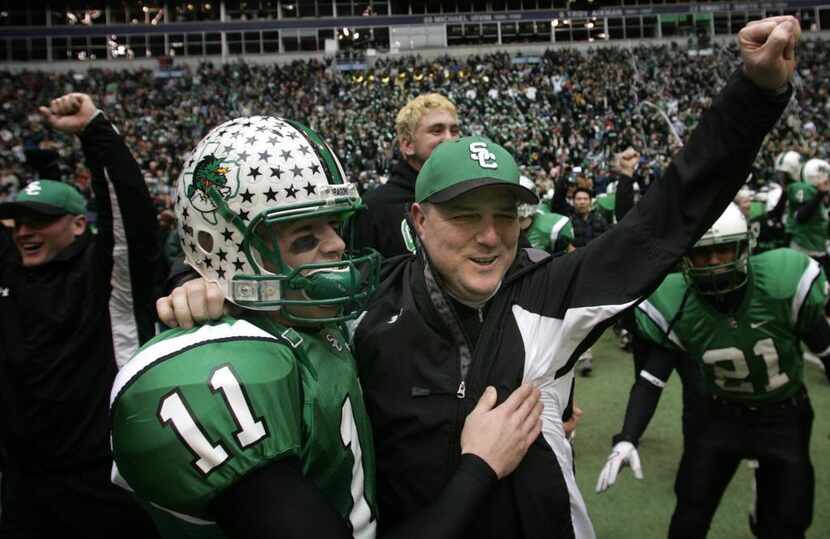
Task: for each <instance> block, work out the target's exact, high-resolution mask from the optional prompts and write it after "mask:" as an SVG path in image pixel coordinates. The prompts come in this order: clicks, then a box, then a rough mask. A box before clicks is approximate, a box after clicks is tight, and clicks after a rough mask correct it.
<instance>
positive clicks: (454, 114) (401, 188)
mask: <svg viewBox="0 0 830 539" xmlns="http://www.w3.org/2000/svg"><path fill="white" fill-rule="evenodd" d="M395 133H396V135H397V139H398V150H399V151H400V155H401V157H402V159H401V160H400V161H398V162H397V163H395V165H394V166H393V167H392V170H391V171H390V173H389V181H388V182H386V184H385V185H382V186H380V187H378V188H377V189H374V190H372V191H369V192H367V193H366V194H364V195H363V202H364V203H365V204H366V211H364V212H362V213H360V214H358V215H356V216H355V219H354V221H353V223H354V224H353V227H352V228H353V230H354V243H355V246H356V247H358V248H364V247H371V248H373V249H375V250H377V251H378V252H379V253H380V254H381V255H383V256H384V258H389V257H393V256H397V255H402V254H405V253H408V252H410V251H412V250H413V249H414V244H413V243H412V234H411V232H410V230H409V227H408V225H407V224H406V220H405V218H406V214H407V212H408V211H409V206H410V205H411V204H412V202H413V201H414V199H415V178H416V177H417V176H418V171H419V170H421V167H423V166H424V163H426V161H427V159H429V156H430V155H431V154H432V151H433V150H434V149H435V148H436V147H437V146H438V145H439V144H441V143H442V142H444V141H445V140H453V139H457V138H458V134H459V126H458V111H457V110H456V108H455V105H453V104H452V103H451V102H450V101H449V100H448V99H447V98H446V97H444V96H443V95H441V94H435V93H433V94H424V95H419V96H418V97H416V98H415V99H412V100H411V101H409V102H408V103H407V104H406V105H404V106H403V108H401V110H400V111H398V114H397V116H396V118H395ZM349 237H350V235H349V234H347V235H346V238H349Z"/></svg>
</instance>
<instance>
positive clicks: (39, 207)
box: [0, 180, 86, 268]
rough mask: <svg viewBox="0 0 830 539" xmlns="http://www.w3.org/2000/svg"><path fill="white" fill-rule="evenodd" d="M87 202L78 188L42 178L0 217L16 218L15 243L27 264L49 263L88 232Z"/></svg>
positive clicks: (22, 261)
mask: <svg viewBox="0 0 830 539" xmlns="http://www.w3.org/2000/svg"><path fill="white" fill-rule="evenodd" d="M85 211H86V201H85V200H84V197H83V196H82V195H81V193H79V192H78V191H77V190H76V189H75V188H73V187H71V186H69V185H67V184H65V183H61V182H56V181H52V180H40V181H36V182H32V183H30V184H29V185H28V186H26V188H25V189H24V190H23V191H21V192H20V194H19V195H17V198H16V199H15V202H14V204H13V205H8V206H5V207H4V208H2V209H0V216H3V217H4V218H12V219H14V222H15V226H14V233H13V237H14V243H15V245H16V246H17V249H18V251H19V253H20V260H21V263H22V265H23V266H24V267H27V268H31V267H35V266H39V265H41V264H46V263H47V262H50V261H51V260H52V259H54V258H55V257H56V256H58V255H59V254H60V253H61V251H63V250H64V249H66V248H67V247H69V246H70V245H71V244H72V242H74V241H75V239H76V238H78V237H79V236H81V235H83V233H84V231H86V217H85V216H84V212H85Z"/></svg>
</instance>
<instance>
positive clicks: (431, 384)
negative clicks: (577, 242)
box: [354, 72, 790, 538]
mask: <svg viewBox="0 0 830 539" xmlns="http://www.w3.org/2000/svg"><path fill="white" fill-rule="evenodd" d="M789 97H790V93H789V92H788V93H786V94H784V95H780V96H771V95H769V94H767V93H765V92H763V91H761V90H759V89H758V88H757V87H755V86H754V85H753V84H752V83H751V82H750V81H749V80H748V79H746V77H745V76H744V75H742V74H741V73H740V72H739V73H736V74H735V75H734V76H733V77H732V79H731V80H730V82H729V84H728V85H727V87H726V88H725V89H724V91H723V92H722V93H721V94H720V96H719V97H717V98H716V99H715V100H714V102H713V104H712V107H711V109H710V110H709V111H707V112H706V113H705V114H704V116H703V118H702V120H701V122H700V125H699V126H698V128H697V129H696V131H695V132H694V133H693V135H692V136H691V138H690V139H689V141H688V144H687V145H686V147H685V148H684V149H683V150H682V151H681V152H680V153H679V154H678V155H677V156H676V157H675V158H674V160H673V162H672V164H671V166H669V168H668V169H667V171H666V174H665V176H664V177H663V178H662V179H661V180H660V181H658V182H655V183H654V185H652V186H651V188H650V189H649V191H648V193H647V194H646V195H645V196H644V197H643V198H642V200H641V201H640V203H639V204H638V205H637V206H636V207H635V208H633V209H632V210H631V211H630V212H629V214H628V215H627V216H626V217H625V219H623V220H622V221H621V222H620V223H619V224H618V225H617V226H616V227H615V228H614V229H613V230H611V231H609V232H607V233H606V234H604V235H602V236H601V237H599V238H597V239H596V240H595V241H593V242H591V243H590V244H588V245H587V246H586V247H585V248H583V249H578V250H577V251H575V252H573V253H570V254H567V255H565V256H561V257H549V256H545V255H543V254H541V253H537V252H535V251H529V250H524V251H521V252H520V253H519V256H518V257H517V259H516V261H515V263H514V264H513V266H512V267H511V268H510V270H509V271H508V273H507V275H506V277H505V279H504V281H503V283H502V285H501V288H500V289H499V291H498V293H497V294H496V295H495V296H494V297H493V298H492V299H491V300H490V301H489V302H488V303H487V305H486V306H485V308H484V309H483V310H482V312H481V313H480V314H481V317H482V323H481V324H482V325H481V331H480V334H479V337H478V340H477V342H475V343H472V342H470V339H469V338H468V336H467V335H466V334H465V331H464V329H463V327H464V326H463V324H462V323H461V320H460V318H459V317H458V316H457V312H456V310H455V309H453V307H452V303H451V302H450V301H449V299H448V298H447V297H446V296H445V295H444V294H443V293H442V292H441V291H440V287H439V285H438V284H437V282H436V279H435V276H434V275H432V271H431V269H430V267H429V264H428V262H427V261H426V258H425V257H424V256H411V257H407V258H405V259H403V260H398V261H396V262H397V263H396V264H395V265H394V266H393V267H391V268H387V270H386V274H385V279H384V281H383V283H382V285H381V289H380V290H379V292H378V293H377V294H376V296H375V299H374V301H373V303H372V304H371V305H370V307H369V309H368V311H367V312H366V313H364V315H363V317H362V318H361V319H360V320H359V323H358V324H357V327H356V329H355V333H354V346H355V355H356V357H357V359H358V363H359V372H360V378H361V383H362V385H363V388H364V392H365V397H366V402H367V407H368V411H369V415H370V417H371V420H372V424H373V429H374V435H375V447H376V455H377V474H378V499H379V500H380V504H381V505H380V508H379V514H380V521H379V524H380V528H379V529H380V530H381V532H382V531H383V530H384V529H389V528H390V527H394V526H395V524H396V523H398V522H400V521H402V520H403V519H405V518H406V517H407V516H409V515H411V514H413V513H414V512H415V511H416V510H418V509H419V508H421V507H424V506H427V505H429V504H430V503H431V502H432V501H433V500H434V499H435V498H436V496H438V494H439V493H440V492H441V491H442V490H443V488H444V486H445V485H446V484H447V483H448V481H449V480H450V478H451V477H452V476H453V474H454V473H455V470H456V467H457V466H458V461H459V458H460V454H459V453H460V451H459V437H460V432H461V429H462V427H463V422H464V418H465V417H466V416H467V414H468V413H469V412H470V411H471V410H472V409H473V407H474V406H475V404H476V402H477V400H478V399H479V397H480V396H481V394H482V392H483V390H484V389H485V387H486V386H488V385H493V386H495V387H496V388H497V389H498V391H499V399H500V401H503V400H504V399H505V398H506V397H507V396H508V395H509V394H510V392H511V391H512V390H514V389H516V388H517V387H518V386H519V385H520V384H521V383H522V382H523V381H528V382H533V383H535V384H537V385H538V386H539V387H540V389H541V390H542V395H543V396H542V398H543V401H544V405H545V410H544V418H543V436H541V437H540V439H539V440H538V441H537V442H536V443H535V444H534V445H533V446H532V447H531V449H530V450H529V451H528V453H527V455H526V457H525V458H524V460H523V461H522V463H521V464H520V465H519V467H518V468H517V469H516V471H515V472H514V473H513V474H512V475H511V476H509V477H508V478H506V479H505V480H502V481H500V482H499V483H498V486H497V487H496V488H495V489H494V490H492V491H491V492H490V493H489V496H488V497H487V499H486V502H484V503H483V504H482V505H483V506H482V507H481V508H480V510H479V511H475V512H474V514H471V515H470V522H469V533H467V534H465V536H469V537H546V538H548V537H577V538H592V537H594V531H593V528H592V525H591V522H590V519H589V518H588V514H587V510H586V508H585V504H584V501H583V499H582V496H581V494H580V492H579V490H578V488H577V485H576V481H575V479H574V473H573V456H572V453H571V447H570V445H569V444H568V443H567V441H566V439H565V434H564V430H563V428H562V421H561V418H562V413H563V411H564V409H565V408H566V407H567V405H568V403H569V401H570V399H571V392H572V386H573V366H574V364H575V362H576V360H577V358H579V356H580V354H581V353H582V352H583V351H584V350H585V349H587V348H588V347H589V346H590V345H591V344H592V343H593V342H594V341H595V340H596V339H597V338H598V337H599V336H600V334H601V333H602V332H603V331H604V330H605V328H607V327H608V326H609V325H610V324H611V323H612V322H613V320H614V319H615V318H616V317H617V316H618V315H619V314H620V313H621V312H622V311H624V310H625V309H627V308H629V307H631V306H633V305H634V304H636V303H637V302H639V301H640V300H642V299H643V298H644V297H646V296H647V295H648V294H649V293H650V292H651V291H652V290H653V289H654V288H655V287H656V286H657V285H658V284H659V283H660V281H661V279H662V278H663V276H664V275H666V274H667V273H668V272H669V271H670V270H671V269H672V268H673V267H674V265H675V263H676V262H677V260H678V259H679V258H680V257H681V256H682V254H683V253H684V252H685V251H686V249H687V248H688V247H689V246H691V245H692V244H693V243H694V241H695V240H696V238H698V237H699V236H700V235H701V234H702V233H703V232H704V231H705V230H706V229H707V228H708V226H709V225H710V224H711V223H712V222H714V220H715V219H716V218H717V217H718V216H719V215H720V213H721V212H722V211H723V209H724V208H725V207H726V205H727V204H728V203H729V202H730V201H731V200H732V198H733V196H734V194H735V193H736V192H737V190H738V188H739V187H740V185H741V184H742V183H743V181H744V179H745V178H746V176H747V174H748V172H749V169H750V165H751V164H752V162H753V160H754V159H755V155H756V153H757V151H758V149H759V147H760V145H761V143H762V141H763V138H764V136H765V135H766V133H767V132H768V131H769V130H770V129H771V128H772V126H773V125H774V124H775V122H776V121H777V119H778V117H779V115H780V114H781V112H782V111H783V109H784V107H785V105H786V104H787V101H788V100H789Z"/></svg>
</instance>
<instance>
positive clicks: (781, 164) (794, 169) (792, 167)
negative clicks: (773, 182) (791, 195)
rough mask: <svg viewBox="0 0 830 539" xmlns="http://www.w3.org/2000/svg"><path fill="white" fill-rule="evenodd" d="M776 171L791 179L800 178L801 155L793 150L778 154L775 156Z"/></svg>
mask: <svg viewBox="0 0 830 539" xmlns="http://www.w3.org/2000/svg"><path fill="white" fill-rule="evenodd" d="M775 171H776V172H781V173H783V174H785V175H787V176H788V177H789V179H791V180H798V174H799V172H800V171H801V155H800V154H799V153H798V152H794V151H792V150H790V151H787V152H783V153H780V154H778V156H777V157H776V158H775Z"/></svg>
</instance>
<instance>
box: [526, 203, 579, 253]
mask: <svg viewBox="0 0 830 539" xmlns="http://www.w3.org/2000/svg"><path fill="white" fill-rule="evenodd" d="M573 239H574V228H573V224H572V223H571V220H570V219H568V218H567V217H565V216H564V215H560V214H558V213H549V212H541V211H537V212H536V214H534V216H533V223H532V224H531V225H530V228H528V229H527V240H528V241H529V242H530V244H531V245H532V246H533V247H535V248H536V249H543V250H545V251H548V252H549V253H558V252H560V251H564V250H566V249H567V248H568V246H569V245H571V244H572V243H573Z"/></svg>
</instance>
